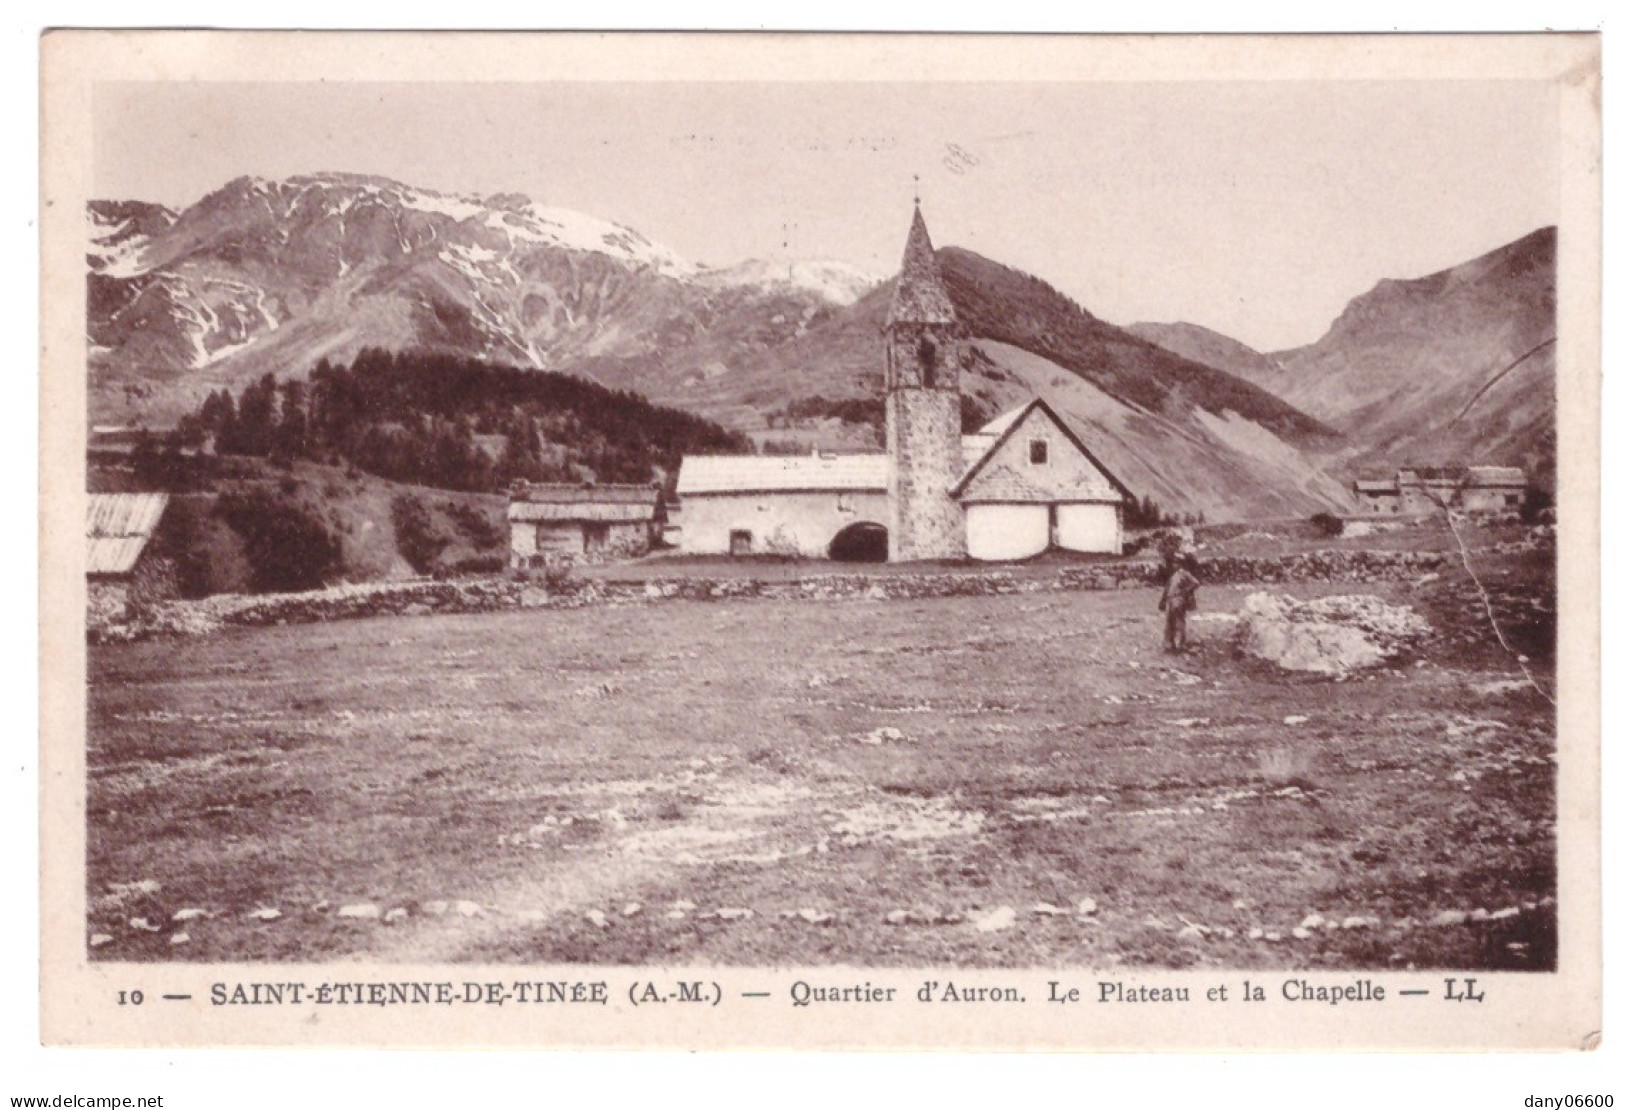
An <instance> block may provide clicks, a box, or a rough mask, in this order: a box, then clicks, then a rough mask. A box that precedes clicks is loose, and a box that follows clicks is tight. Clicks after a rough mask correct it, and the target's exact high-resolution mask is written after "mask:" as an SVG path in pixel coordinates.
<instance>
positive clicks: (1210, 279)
mask: <svg viewBox="0 0 1625 1110" xmlns="http://www.w3.org/2000/svg"><path fill="white" fill-rule="evenodd" d="M94 116H95V131H94V154H93V183H94V191H95V193H96V195H97V196H99V197H103V198H109V199H112V198H117V199H139V200H150V201H158V202H160V203H163V204H167V205H169V206H171V207H177V208H178V207H183V206H185V205H188V204H191V203H192V202H194V201H196V200H197V199H199V198H200V197H202V196H203V195H205V194H207V193H208V192H210V191H212V190H213V189H215V188H218V187H219V186H220V185H222V184H224V183H225V182H226V181H228V180H230V179H231V178H233V177H238V176H241V175H244V174H250V175H256V176H261V177H269V178H282V177H287V176H291V175H294V174H299V173H312V172H319V171H346V172H353V173H369V174H379V175H383V176H386V177H391V178H394V179H396V180H399V181H403V182H405V183H408V184H411V185H415V186H419V187H427V188H432V189H440V190H444V191H448V192H462V193H476V194H487V195H488V194H492V193H504V192H505V193H523V194H526V195H528V196H530V197H531V198H533V199H535V200H537V201H538V202H541V203H545V204H550V205H556V206H560V207H564V208H573V209H577V210H580V211H583V212H588V213H591V214H593V215H595V216H600V217H603V218H606V219H610V220H614V221H617V222H619V223H623V224H626V225H628V226H630V227H633V228H636V229H637V230H638V231H640V232H642V233H643V234H644V235H646V236H648V237H649V238H651V239H654V240H656V241H657V242H660V243H664V244H665V245H667V246H669V247H671V248H672V249H674V250H676V251H677V252H678V253H679V254H682V255H684V256H685V257H687V258H689V259H690V260H692V261H694V262H698V263H704V264H708V265H713V266H722V265H729V264H732V263H734V262H739V261H743V260H745V259H747V258H769V259H811V258H831V259H837V260H840V261H844V262H848V263H851V264H853V265H856V266H858V267H861V268H863V269H865V270H869V271H871V272H873V273H875V274H877V275H889V274H890V273H893V272H895V270H896V268H897V264H898V261H899V259H900V257H901V253H902V247H903V241H904V237H905V233H906V231H907V227H908V220H909V216H910V205H911V202H912V198H913V196H914V191H915V175H916V174H917V175H918V177H919V184H918V189H919V195H920V197H921V200H922V204H923V207H924V210H925V214H926V218H927V221H928V223H929V225H930V227H931V232H932V237H933V239H934V240H935V242H936V243H937V245H938V246H939V247H941V246H945V245H950V244H951V245H957V246H962V247H966V248H969V249H971V250H974V251H977V252H979V253H981V254H983V255H986V256H988V257H989V258H993V259H995V260H997V261H999V262H1003V263H1006V264H1008V265H1011V266H1015V267H1017V268H1019V269H1023V270H1026V271H1028V272H1029V273H1032V274H1034V275H1036V276H1038V277H1040V278H1043V279H1044V280H1046V281H1048V282H1049V283H1050V284H1051V285H1054V286H1055V287H1057V288H1058V289H1060V290H1062V291H1063V292H1065V293H1066V294H1068V295H1069V296H1071V297H1073V298H1074V299H1075V300H1077V301H1078V302H1079V303H1080V304H1082V305H1083V306H1084V307H1085V308H1087V309H1089V310H1090V311H1091V312H1093V313H1095V314H1096V315H1098V316H1101V317H1103V318H1104V319H1106V320H1109V321H1111V322H1113V323H1117V324H1129V323H1134V322H1137V321H1173V320H1185V321H1190V322H1193V323H1199V324H1202V325H1205V326H1207V327H1211V328H1213V329H1215V330H1217V331H1220V332H1222V333H1224V334H1226V335H1230V336H1233V337H1235V338H1237V339H1240V340H1241V341H1243V342H1245V343H1248V344H1250V345H1252V346H1254V347H1256V348H1258V349H1259V350H1264V351H1272V350H1280V349H1284V348H1288V347H1292V346H1297V345H1300V344H1304V343H1309V342H1313V341H1314V340H1315V339H1316V338H1318V337H1319V336H1320V335H1322V334H1323V333H1324V332H1325V330H1326V328H1327V327H1328V326H1329V325H1330V323H1331V322H1332V320H1333V319H1334V318H1335V317H1336V315H1337V314H1338V313H1339V312H1340V311H1341V310H1342V308H1343V307H1344V305H1345V304H1346V303H1347V302H1348V300H1349V299H1350V298H1351V297H1354V296H1357V295H1358V294H1360V293H1362V292H1364V291H1366V290H1367V289H1369V288H1370V287H1371V286H1372V285H1374V284H1375V283H1376V282H1377V281H1378V280H1380V279H1383V278H1406V277H1419V276H1422V275H1424V274H1428V273H1432V272H1434V271H1436V270H1439V269H1443V268H1445V267H1448V266H1452V265H1455V264H1457V263H1460V262H1464V261H1466V260H1468V259H1469V258H1472V257H1475V256H1477V255H1479V254H1482V253H1483V252H1485V251H1487V250H1491V249H1493V248H1495V247H1497V246H1500V245H1502V244H1504V243H1507V242H1510V241H1511V240H1513V239H1516V238H1518V237H1519V236H1521V235H1524V234H1526V233H1528V232H1530V231H1533V230H1534V229H1536V228H1538V227H1542V226H1545V225H1547V224H1555V223H1557V222H1558V212H1557V207H1558V167H1557V154H1558V150H1557V135H1558V119H1557V102H1556V94H1555V90H1554V87H1553V86H1552V85H1551V84H1549V83H1533V82H1513V81H1500V82H1496V81H1430V82H1332V81H1276V82H1226V83H1205V82H1202V83H1199V82H1136V83H1126V82H1125V83H1108V82H1078V83H1035V82H1025V83H1017V82H1012V83H998V84H994V83H968V82H961V83H948V82H943V83H909V84H902V83H897V84H887V83H861V82H846V83H838V84H837V83H796V82H783V83H776V84H751V83H692V82H690V83H682V84H675V83H664V84H662V83H620V82H575V83H560V82H538V83H533V84H523V85H521V84H450V83H439V84H437V83H428V82H424V83H414V84H366V83H333V82H322V83H302V84H293V83H255V84H220V83H212V84H201V83H179V82H165V83H147V84H134V83H116V84H115V83H106V84H103V85H100V86H98V87H97V90H96V95H95V100H94Z"/></svg>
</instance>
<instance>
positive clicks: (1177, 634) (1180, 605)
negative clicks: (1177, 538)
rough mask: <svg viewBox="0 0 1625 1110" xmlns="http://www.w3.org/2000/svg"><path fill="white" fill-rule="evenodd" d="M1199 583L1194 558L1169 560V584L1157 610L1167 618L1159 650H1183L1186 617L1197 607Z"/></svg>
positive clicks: (1167, 583)
mask: <svg viewBox="0 0 1625 1110" xmlns="http://www.w3.org/2000/svg"><path fill="white" fill-rule="evenodd" d="M1201 584H1202V583H1201V582H1200V581H1198V580H1197V577H1196V556H1194V555H1191V554H1188V553H1187V554H1184V555H1179V556H1175V558H1174V559H1173V560H1172V564H1171V570H1170V573H1169V575H1168V581H1167V582H1165V583H1164V584H1163V587H1162V600H1161V601H1159V602H1158V603H1157V608H1158V609H1161V610H1162V611H1163V613H1165V614H1166V615H1167V619H1166V622H1165V623H1164V625H1163V629H1162V650H1163V651H1166V652H1174V653H1178V652H1182V651H1184V650H1185V615H1186V614H1187V613H1189V612H1190V611H1191V610H1192V609H1194V608H1196V590H1197V587H1199V586H1200V585H1201Z"/></svg>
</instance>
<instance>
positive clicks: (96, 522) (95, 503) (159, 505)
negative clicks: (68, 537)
mask: <svg viewBox="0 0 1625 1110" xmlns="http://www.w3.org/2000/svg"><path fill="white" fill-rule="evenodd" d="M168 507H169V495H168V494H167V493H93V494H90V495H89V499H88V503H87V506H86V513H85V578H86V590H87V594H88V601H87V604H88V606H89V609H90V611H91V614H92V621H91V623H92V624H97V623H108V622H117V621H122V620H124V619H126V618H127V617H128V616H129V612H130V607H131V606H132V605H136V604H140V603H142V602H152V601H161V600H163V599H165V598H170V597H174V596H175V595H176V592H177V590H176V576H175V568H174V566H173V564H172V563H171V562H170V561H169V560H168V559H166V558H164V557H163V556H162V555H161V554H160V553H159V552H158V550H157V549H158V547H159V546H160V545H158V544H155V543H154V542H153V539H154V537H155V536H156V535H157V533H158V528H159V525H160V523H161V522H162V521H163V518H164V510H165V509H167V508H168Z"/></svg>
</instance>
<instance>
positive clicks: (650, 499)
mask: <svg viewBox="0 0 1625 1110" xmlns="http://www.w3.org/2000/svg"><path fill="white" fill-rule="evenodd" d="M509 499H510V500H511V501H514V502H521V501H526V502H537V503H550V504H557V505H563V504H580V503H583V502H588V503H592V504H598V505H648V506H650V507H653V506H654V505H655V504H656V503H657V502H658V501H659V500H660V489H659V487H657V486H640V485H606V486H597V485H583V484H580V483H570V484H565V483H551V484H543V485H528V484H523V485H517V486H515V487H514V488H513V490H512V491H511V492H510V493H509Z"/></svg>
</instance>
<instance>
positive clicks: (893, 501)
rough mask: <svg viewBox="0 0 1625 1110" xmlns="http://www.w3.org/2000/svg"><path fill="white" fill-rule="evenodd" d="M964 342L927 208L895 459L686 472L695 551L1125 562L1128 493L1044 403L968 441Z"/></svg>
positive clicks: (890, 434)
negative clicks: (1086, 557) (1089, 556)
mask: <svg viewBox="0 0 1625 1110" xmlns="http://www.w3.org/2000/svg"><path fill="white" fill-rule="evenodd" d="M964 337H965V332H964V328H963V326H962V325H961V323H960V321H959V317H958V314H957V313H956V312H955V310H954V306H953V301H952V300H951V299H950V298H949V296H948V291H947V289H946V288H945V287H944V285H943V282H942V273H941V270H940V268H939V267H938V264H937V257H936V252H935V250H934V249H933V248H932V246H931V236H930V233H929V232H928V231H927V229H926V226H925V218H924V217H923V216H922V215H921V213H920V210H919V207H918V206H916V207H915V209H914V222H913V224H912V226H911V227H910V228H909V234H908V243H907V245H906V246H905V247H904V250H903V265H902V268H901V271H900V273H899V274H898V278H897V286H896V289H895V291H894V292H893V294H892V302H891V306H890V310H889V311H888V312H887V315H886V322H885V325H884V346H885V390H886V451H885V453H884V454H880V453H875V454H862V455H828V454H818V453H815V454H812V455H807V456H799V457H791V458H784V457H756V456H726V457H719V456H688V457H686V458H684V460H683V463H682V469H681V470H680V471H679V474H678V479H677V497H678V500H679V501H680V502H681V505H682V516H683V527H682V533H681V546H682V550H683V551H684V552H685V553H688V554H695V555H721V554H734V555H743V554H764V553H765V554H782V555H799V556H806V557H813V558H824V557H827V558H836V559H840V558H864V557H883V558H887V559H889V560H890V561H892V562H908V561H914V560H927V559H959V558H963V557H965V556H967V555H968V556H970V557H971V558H973V559H983V560H1005V559H1024V558H1029V557H1031V556H1033V555H1038V554H1041V553H1042V552H1044V551H1046V550H1049V549H1050V548H1052V547H1057V548H1064V549H1067V550H1071V551H1082V552H1103V553H1108V554H1114V555H1115V554H1119V553H1120V552H1121V551H1122V531H1123V527H1122V517H1123V504H1124V502H1125V501H1126V500H1127V499H1128V497H1129V492H1128V490H1127V489H1126V488H1125V487H1124V486H1123V484H1122V482H1120V481H1118V480H1117V478H1116V477H1114V476H1113V475H1112V473H1111V472H1110V471H1109V470H1108V469H1107V468H1106V467H1105V465H1104V464H1103V463H1101V461H1100V460H1099V459H1098V458H1096V457H1095V456H1094V454H1093V453H1091V452H1090V451H1089V449H1088V448H1087V447H1086V446H1085V445H1084V443H1083V441H1082V439H1080V438H1079V437H1078V435H1077V433H1076V432H1075V431H1074V430H1073V429H1072V428H1071V427H1069V426H1068V425H1067V423H1066V422H1065V421H1064V420H1063V419H1062V418H1061V416H1060V415H1059V414H1058V413H1056V411H1055V410H1054V409H1052V408H1051V407H1050V406H1049V405H1048V404H1046V403H1045V402H1044V401H1043V400H1041V399H1036V398H1035V399H1034V400H1032V401H1029V402H1028V403H1027V404H1025V405H1022V406H1021V407H1020V408H1017V409H1015V410H1013V411H1011V412H1008V413H1006V414H1004V415H1003V416H1001V417H999V418H998V419H997V420H994V421H993V422H992V423H990V424H988V425H987V426H986V427H984V428H982V429H981V430H980V431H978V432H977V433H975V434H973V435H963V434H961V431H960V392H959V372H960V364H961V353H962V345H963V341H964Z"/></svg>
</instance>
